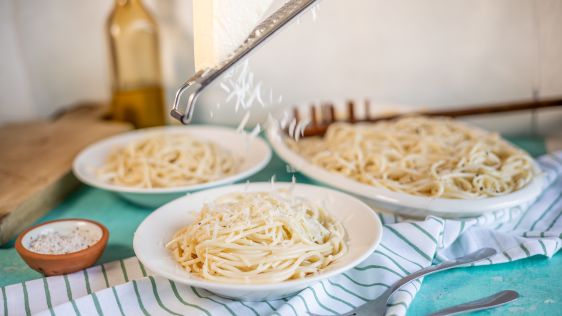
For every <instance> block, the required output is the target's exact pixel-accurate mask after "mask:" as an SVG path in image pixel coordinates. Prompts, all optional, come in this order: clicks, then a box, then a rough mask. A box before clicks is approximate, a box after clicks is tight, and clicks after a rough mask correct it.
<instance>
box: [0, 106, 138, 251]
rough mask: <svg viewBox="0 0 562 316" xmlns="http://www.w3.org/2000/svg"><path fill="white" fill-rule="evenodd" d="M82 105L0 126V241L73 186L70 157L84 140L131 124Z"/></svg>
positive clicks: (27, 223) (99, 137)
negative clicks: (50, 116)
mask: <svg viewBox="0 0 562 316" xmlns="http://www.w3.org/2000/svg"><path fill="white" fill-rule="evenodd" d="M105 113H106V108H105V107H103V106H100V105H95V104H83V105H80V106H77V107H74V108H72V109H71V110H68V111H66V112H64V113H62V114H60V115H58V116H57V118H55V119H53V120H41V121H33V122H26V123H18V124H9V125H4V126H0V244H4V243H6V242H7V241H9V240H10V239H12V238H14V237H15V236H16V235H17V234H18V233H19V232H21V231H22V230H23V229H24V228H25V227H27V226H29V225H30V224H32V223H33V222H35V221H36V220H38V219H39V218H40V217H42V216H43V215H44V214H45V213H46V212H48V211H49V210H51V209H52V208H53V207H55V206H56V205H57V204H58V203H60V202H61V201H62V199H63V198H64V197H65V196H66V195H67V194H68V193H70V192H71V191H72V190H74V189H75V188H76V187H77V186H78V184H79V182H78V180H77V179H76V178H75V177H74V175H73V174H72V172H71V168H72V161H73V160H74V157H75V156H76V155H77V154H78V153H79V152H80V151H81V150H82V149H83V148H85V147H86V146H88V145H89V144H91V143H93V142H95V141H97V140H100V139H102V138H105V137H108V136H110V135H114V134H117V133H120V132H124V131H127V130H129V129H131V126H130V125H129V124H125V123H116V122H111V121H107V120H103V116H104V114H105Z"/></svg>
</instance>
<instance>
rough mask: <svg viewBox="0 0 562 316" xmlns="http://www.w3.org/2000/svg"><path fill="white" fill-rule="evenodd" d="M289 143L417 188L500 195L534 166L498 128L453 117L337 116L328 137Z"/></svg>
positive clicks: (350, 172) (321, 158) (350, 173)
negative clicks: (370, 120) (352, 119)
mask: <svg viewBox="0 0 562 316" xmlns="http://www.w3.org/2000/svg"><path fill="white" fill-rule="evenodd" d="M287 143H288V144H289V146H290V147H291V148H293V149H294V150H295V151H297V152H299V153H300V154H301V155H303V156H304V157H306V158H307V159H308V160H309V161H311V162H312V163H314V164H316V165H318V166H320V167H322V168H324V169H326V170H328V171H331V172H335V173H338V174H341V175H344V176H346V177H349V178H351V179H354V180H356V181H359V182H362V183H366V184H369V185H373V186H376V187H382V188H386V189H388V190H391V191H397V192H403V193H407V194H412V195H417V196H429V197H439V198H450V199H478V198H485V197H491V196H499V195H504V194H507V193H510V192H513V191H516V190H518V189H520V188H522V187H524V186H525V185H526V184H527V183H529V182H530V181H531V179H532V177H533V174H534V168H533V162H532V159H531V158H530V157H529V155H528V154H527V153H525V152H523V151H522V150H519V149H517V148H515V147H513V146H512V145H510V144H509V143H507V142H506V141H504V140H503V139H501V137H500V136H499V135H498V134H496V133H490V132H486V131H483V130H480V129H477V128H473V127H469V126H466V125H464V124H462V123H460V122H457V121H454V120H452V119H448V118H427V117H417V116H414V117H405V118H400V119H397V120H392V121H380V122H377V123H374V124H355V125H352V124H347V123H335V124H332V125H331V126H330V127H329V128H328V130H327V132H326V135H325V136H324V137H323V138H318V137H314V138H306V139H303V140H301V141H300V142H295V141H294V140H292V139H287Z"/></svg>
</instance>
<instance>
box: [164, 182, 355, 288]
mask: <svg viewBox="0 0 562 316" xmlns="http://www.w3.org/2000/svg"><path fill="white" fill-rule="evenodd" d="M344 235H345V232H344V228H343V226H342V225H341V224H340V223H338V222H336V220H335V219H334V218H333V217H331V216H330V215H329V214H328V213H327V212H326V211H325V210H324V209H323V208H321V207H319V206H317V205H315V204H313V203H310V202H309V201H307V200H304V199H302V198H298V197H295V196H293V195H292V194H290V193H288V192H286V191H275V192H272V193H266V192H254V193H236V194H229V195H225V196H223V197H220V198H219V199H217V200H216V201H214V202H213V203H210V204H207V205H205V206H204V207H203V209H202V211H201V212H200V214H199V216H198V218H197V219H195V221H194V222H193V223H192V224H191V225H189V226H187V227H184V228H182V229H180V230H179V231H178V232H176V234H175V235H174V237H173V239H172V240H171V241H170V242H169V243H168V245H167V246H166V247H167V248H168V249H169V250H170V251H171V252H172V253H173V256H174V258H175V259H176V260H177V262H178V263H179V264H180V265H181V266H182V267H183V268H184V269H185V270H187V271H188V272H190V273H193V274H195V275H198V276H200V277H202V278H204V279H208V280H213V281H217V282H226V283H274V282H281V281H285V280H292V279H302V278H304V277H307V276H310V275H313V274H316V273H318V272H319V271H321V270H322V269H324V268H326V267H327V266H329V265H330V264H331V263H333V262H334V261H336V260H338V258H340V257H341V256H343V254H344V253H345V252H346V244H345V242H344Z"/></svg>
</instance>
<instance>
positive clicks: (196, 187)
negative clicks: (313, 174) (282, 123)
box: [72, 124, 272, 195]
mask: <svg viewBox="0 0 562 316" xmlns="http://www.w3.org/2000/svg"><path fill="white" fill-rule="evenodd" d="M190 129H191V130H196V129H197V130H205V129H206V130H215V131H221V132H232V133H237V132H236V129H234V128H230V127H222V126H212V125H205V124H201V125H198V124H193V125H189V126H181V125H178V126H173V125H167V126H157V127H150V128H143V129H137V130H132V131H128V132H124V133H119V134H116V135H113V136H110V137H106V138H104V139H101V140H99V141H97V142H95V143H92V144H90V145H88V146H87V147H86V148H84V149H82V150H81V151H80V153H78V155H76V157H75V158H74V160H73V162H72V173H73V174H74V175H75V176H76V178H78V180H80V181H81V182H82V183H85V184H87V185H90V186H93V187H95V188H99V189H102V190H106V191H112V192H116V193H129V194H146V195H150V194H173V193H181V192H193V191H200V190H203V189H207V188H211V187H215V186H220V185H224V184H229V183H233V182H236V181H239V180H242V179H245V178H248V177H250V176H252V175H254V174H256V173H258V172H259V171H261V170H262V169H263V168H265V167H266V166H267V164H268V163H269V162H270V161H271V158H272V149H271V147H270V146H269V145H268V144H267V142H266V141H264V140H263V139H262V138H260V137H256V138H254V139H253V140H252V141H253V142H256V143H257V146H259V147H262V149H265V153H266V155H265V156H264V157H263V159H261V160H260V162H259V163H258V164H256V165H254V166H252V167H251V168H249V169H247V170H246V171H244V172H239V173H235V174H233V175H230V176H228V177H225V178H220V179H217V180H215V181H211V182H206V183H200V184H193V185H188V186H178V187H169V188H134V187H125V186H118V185H114V184H110V183H106V182H104V181H102V180H98V179H95V178H91V177H89V176H87V175H85V174H84V173H83V172H82V171H81V168H80V167H79V164H80V163H81V162H82V161H83V160H84V159H85V157H86V156H87V155H88V154H89V153H90V152H92V151H94V150H96V149H98V148H99V147H104V146H108V143H111V142H113V141H115V140H116V139H120V138H125V137H131V136H134V137H139V138H140V137H142V135H144V134H148V133H152V132H157V131H159V130H162V131H173V130H181V131H183V132H189V130H190Z"/></svg>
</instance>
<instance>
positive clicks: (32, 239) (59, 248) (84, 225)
mask: <svg viewBox="0 0 562 316" xmlns="http://www.w3.org/2000/svg"><path fill="white" fill-rule="evenodd" d="M108 238H109V231H108V230H107V228H106V227H105V226H103V225H102V224H100V223H98V222H95V221H91V220H87V219H63V220H55V221H49V222H45V223H42V224H39V225H35V226H32V227H30V228H28V229H27V230H25V231H24V232H23V233H21V234H20V235H19V237H18V239H17V240H16V250H17V251H18V253H19V254H20V256H21V257H22V259H23V260H24V261H25V262H26V263H27V264H28V265H29V266H30V267H31V268H32V269H34V270H37V271H39V272H41V273H43V274H45V275H47V276H50V275H59V274H66V273H71V272H76V271H79V270H82V269H85V268H87V267H90V266H92V265H93V264H94V263H95V262H96V261H97V259H98V258H99V257H100V256H101V254H102V253H103V250H104V249H105V246H106V245H107V240H108Z"/></svg>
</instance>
